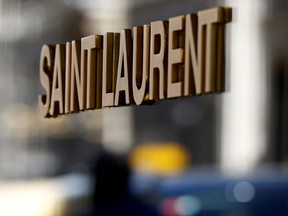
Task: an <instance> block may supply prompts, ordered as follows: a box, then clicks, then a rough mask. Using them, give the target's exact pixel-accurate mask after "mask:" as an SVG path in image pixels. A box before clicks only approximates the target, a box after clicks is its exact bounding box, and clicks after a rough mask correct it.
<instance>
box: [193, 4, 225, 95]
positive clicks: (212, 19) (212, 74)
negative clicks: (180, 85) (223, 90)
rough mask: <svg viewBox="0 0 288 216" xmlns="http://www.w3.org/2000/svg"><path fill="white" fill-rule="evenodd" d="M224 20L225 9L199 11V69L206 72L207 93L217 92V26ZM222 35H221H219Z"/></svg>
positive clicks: (205, 89)
mask: <svg viewBox="0 0 288 216" xmlns="http://www.w3.org/2000/svg"><path fill="white" fill-rule="evenodd" d="M223 21H224V9H223V8H214V9H209V10H205V11H200V12H198V58H199V70H200V72H201V73H203V74H204V79H205V88H204V91H205V92H206V93H209V92H215V91H216V84H217V65H216V63H217V62H216V54H217V52H216V51H217V50H216V48H217V46H216V43H217V37H216V36H217V28H218V24H219V23H221V22H223ZM219 36H221V35H219Z"/></svg>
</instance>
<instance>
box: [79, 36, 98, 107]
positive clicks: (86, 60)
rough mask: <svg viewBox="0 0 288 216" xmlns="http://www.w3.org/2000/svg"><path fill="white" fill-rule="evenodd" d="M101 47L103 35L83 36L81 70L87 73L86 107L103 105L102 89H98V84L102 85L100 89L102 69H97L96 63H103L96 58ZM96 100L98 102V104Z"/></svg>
mask: <svg viewBox="0 0 288 216" xmlns="http://www.w3.org/2000/svg"><path fill="white" fill-rule="evenodd" d="M101 48H102V36H99V35H92V36H89V37H85V38H82V40H81V50H82V53H81V69H82V70H81V71H84V72H85V73H86V74H87V92H86V109H95V108H96V107H97V108H100V107H102V106H101V102H102V91H101V90H100V91H97V89H99V87H98V85H100V89H101V87H102V85H101V80H102V76H101V75H102V71H99V70H96V67H97V66H96V65H97V64H98V63H99V64H102V63H101V62H98V61H97V58H96V52H97V49H101ZM99 80H100V82H99ZM97 81H98V82H97ZM96 101H97V102H98V104H96ZM99 102H100V104H99Z"/></svg>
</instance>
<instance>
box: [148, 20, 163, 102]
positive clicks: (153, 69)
mask: <svg viewBox="0 0 288 216" xmlns="http://www.w3.org/2000/svg"><path fill="white" fill-rule="evenodd" d="M166 47H167V22H166V21H156V22H152V23H151V46H150V71H149V99H150V100H153V99H164V97H166V89H167V68H166V64H165V63H166V62H164V61H165V57H166V52H167V49H166ZM157 73H158V74H157Z"/></svg>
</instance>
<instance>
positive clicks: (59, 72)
mask: <svg viewBox="0 0 288 216" xmlns="http://www.w3.org/2000/svg"><path fill="white" fill-rule="evenodd" d="M64 78H65V45H62V44H57V45H56V50H55V60H54V72H53V84H52V93H51V116H57V115H58V114H63V113H64V91H63V90H64V88H65V86H64V84H65V82H64Z"/></svg>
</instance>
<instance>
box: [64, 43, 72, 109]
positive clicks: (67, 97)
mask: <svg viewBox="0 0 288 216" xmlns="http://www.w3.org/2000/svg"><path fill="white" fill-rule="evenodd" d="M65 71H66V72H65V106H64V107H65V113H69V112H71V110H70V97H71V43H69V42H67V43H66V67H65Z"/></svg>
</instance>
